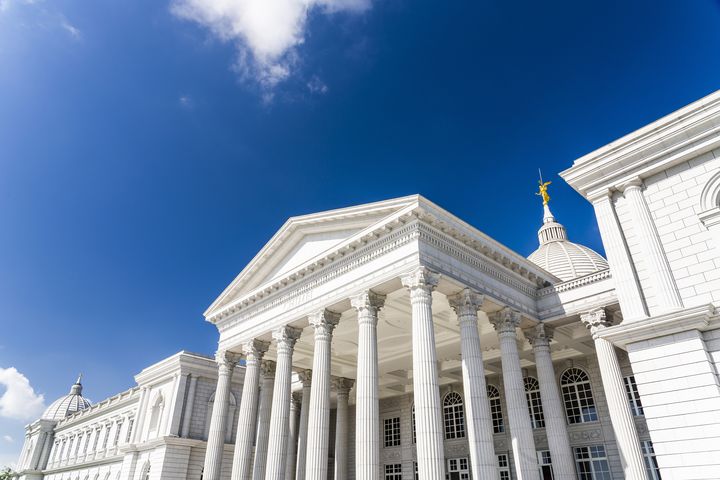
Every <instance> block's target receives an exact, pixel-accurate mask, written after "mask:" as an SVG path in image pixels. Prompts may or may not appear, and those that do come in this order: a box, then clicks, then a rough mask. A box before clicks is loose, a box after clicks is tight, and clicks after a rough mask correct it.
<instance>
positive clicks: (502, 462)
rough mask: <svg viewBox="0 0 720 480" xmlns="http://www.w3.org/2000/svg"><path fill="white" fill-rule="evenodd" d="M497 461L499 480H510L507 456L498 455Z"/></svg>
mask: <svg viewBox="0 0 720 480" xmlns="http://www.w3.org/2000/svg"><path fill="white" fill-rule="evenodd" d="M497 461H498V473H499V474H500V475H499V476H500V480H510V461H509V460H508V456H507V454H504V453H503V454H502V455H498V456H497Z"/></svg>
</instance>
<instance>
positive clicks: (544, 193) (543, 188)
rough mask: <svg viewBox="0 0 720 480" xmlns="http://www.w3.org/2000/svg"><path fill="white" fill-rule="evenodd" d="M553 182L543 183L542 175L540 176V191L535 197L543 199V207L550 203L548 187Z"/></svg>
mask: <svg viewBox="0 0 720 480" xmlns="http://www.w3.org/2000/svg"><path fill="white" fill-rule="evenodd" d="M551 183H552V182H543V181H542V175H541V176H540V180H539V181H538V185H539V186H540V187H539V188H540V189H539V190H538V191H537V192H536V193H535V195H539V196H541V197H542V199H543V205H547V204H548V203H550V195H549V194H548V191H547V189H548V185H550V184H551Z"/></svg>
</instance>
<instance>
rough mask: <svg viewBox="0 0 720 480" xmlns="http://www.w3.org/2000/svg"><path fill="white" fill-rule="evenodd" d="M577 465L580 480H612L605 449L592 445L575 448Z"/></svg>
mask: <svg viewBox="0 0 720 480" xmlns="http://www.w3.org/2000/svg"><path fill="white" fill-rule="evenodd" d="M575 463H576V465H577V471H578V478H579V479H580V480H611V479H612V477H611V476H610V465H609V464H608V459H607V455H606V454H605V447H604V446H602V445H591V446H589V447H576V448H575Z"/></svg>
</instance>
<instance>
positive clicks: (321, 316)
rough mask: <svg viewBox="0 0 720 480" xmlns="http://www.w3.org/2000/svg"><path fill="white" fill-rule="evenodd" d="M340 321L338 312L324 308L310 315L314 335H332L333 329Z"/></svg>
mask: <svg viewBox="0 0 720 480" xmlns="http://www.w3.org/2000/svg"><path fill="white" fill-rule="evenodd" d="M339 322H340V314H339V313H338V312H333V311H332V310H328V309H327V308H324V309H322V310H320V311H319V312H316V313H314V314H312V315H310V325H312V327H313V328H314V329H315V337H316V338H317V337H318V336H328V337H330V336H332V333H333V330H335V327H336V326H337V324H338V323H339Z"/></svg>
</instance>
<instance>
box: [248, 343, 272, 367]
mask: <svg viewBox="0 0 720 480" xmlns="http://www.w3.org/2000/svg"><path fill="white" fill-rule="evenodd" d="M268 348H270V342H266V341H264V340H258V339H256V338H253V339H252V340H248V341H247V342H245V343H243V346H242V349H243V353H244V354H245V362H246V364H247V363H248V362H259V361H261V360H262V358H263V356H265V352H267V351H268Z"/></svg>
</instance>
